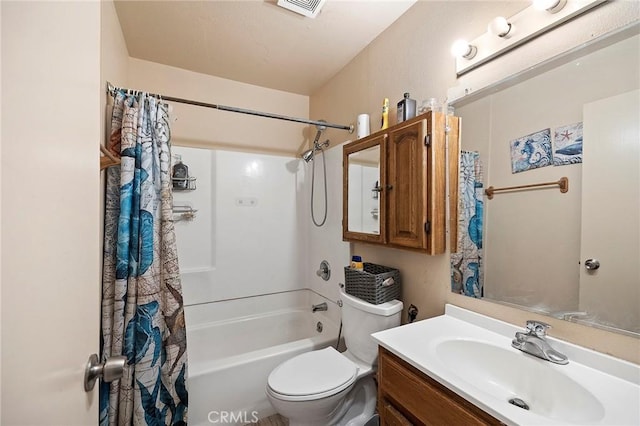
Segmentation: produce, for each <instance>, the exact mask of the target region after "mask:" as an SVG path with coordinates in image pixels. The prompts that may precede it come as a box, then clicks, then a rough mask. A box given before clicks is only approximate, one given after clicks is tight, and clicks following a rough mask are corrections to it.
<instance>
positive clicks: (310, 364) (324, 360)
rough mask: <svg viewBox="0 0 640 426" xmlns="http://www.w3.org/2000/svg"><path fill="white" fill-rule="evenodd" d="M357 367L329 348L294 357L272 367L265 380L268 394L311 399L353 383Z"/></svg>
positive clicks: (331, 393) (335, 391)
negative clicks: (274, 367)
mask: <svg viewBox="0 0 640 426" xmlns="http://www.w3.org/2000/svg"><path fill="white" fill-rule="evenodd" d="M357 376H358V366H357V365H356V364H355V363H353V362H352V361H351V360H349V359H348V358H346V357H345V356H343V355H342V354H341V353H340V352H338V351H336V350H335V349H334V348H332V347H328V348H325V349H322V350H317V351H311V352H306V353H304V354H301V355H298V356H295V357H293V358H291V359H290V360H288V361H285V362H283V363H282V364H280V365H279V366H278V367H277V368H276V369H274V370H273V371H272V372H271V374H270V375H269V378H268V380H267V385H268V386H267V388H268V390H269V391H270V392H271V393H272V395H273V396H274V397H276V398H278V399H281V400H284V401H311V400H316V399H322V398H326V397H329V396H331V395H335V394H337V393H339V392H341V391H343V390H345V389H347V388H349V387H350V386H351V385H353V384H354V383H355V381H356V379H357Z"/></svg>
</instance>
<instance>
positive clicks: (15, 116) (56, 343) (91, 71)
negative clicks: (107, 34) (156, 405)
mask: <svg viewBox="0 0 640 426" xmlns="http://www.w3.org/2000/svg"><path fill="white" fill-rule="evenodd" d="M1 7H2V110H3V116H2V119H3V126H2V142H3V143H2V165H1V171H2V247H3V250H2V262H3V265H2V266H3V268H2V332H1V333H0V334H1V336H2V347H3V349H4V350H3V352H2V373H3V374H2V419H1V421H0V422H1V423H2V424H8V425H9V424H10V425H18V424H29V425H38V424H43V425H44V424H93V423H95V422H96V419H97V394H96V393H95V392H94V393H91V394H87V393H85V392H84V391H83V389H82V379H83V375H84V365H85V363H86V360H87V357H88V356H89V354H91V353H94V352H97V350H98V339H99V324H100V320H99V314H98V312H99V310H98V308H97V306H98V300H99V290H98V289H99V261H98V256H97V255H96V253H98V251H99V247H98V239H99V237H98V235H99V228H100V224H99V211H98V206H99V192H98V185H99V173H98V144H99V140H100V127H99V126H100V88H101V85H100V84H99V78H100V4H99V3H97V2H7V1H3V2H2V6H1Z"/></svg>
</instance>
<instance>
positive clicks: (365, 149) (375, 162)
mask: <svg viewBox="0 0 640 426" xmlns="http://www.w3.org/2000/svg"><path fill="white" fill-rule="evenodd" d="M385 137H386V136H385V135H381V136H375V137H371V138H364V139H362V140H361V141H356V142H355V143H350V144H348V145H345V147H344V164H345V166H346V167H345V169H346V170H345V173H344V190H343V194H344V197H345V199H344V202H343V210H344V211H343V218H344V221H345V224H346V227H344V232H343V237H344V238H345V239H349V240H361V241H370V242H381V243H382V242H384V241H382V238H383V237H382V236H383V235H384V233H383V232H382V231H383V230H382V227H383V226H384V209H385V203H384V197H385V194H384V191H383V190H382V188H383V185H384V182H383V181H384V178H385V174H384V170H382V166H381V164H382V163H381V161H380V160H381V153H382V150H383V149H384V141H385V139H384V138H385Z"/></svg>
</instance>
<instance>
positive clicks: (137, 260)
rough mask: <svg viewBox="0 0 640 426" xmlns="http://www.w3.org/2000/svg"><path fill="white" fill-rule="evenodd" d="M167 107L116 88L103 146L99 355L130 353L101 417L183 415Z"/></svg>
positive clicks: (171, 419) (103, 391)
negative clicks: (107, 160)
mask: <svg viewBox="0 0 640 426" xmlns="http://www.w3.org/2000/svg"><path fill="white" fill-rule="evenodd" d="M169 139H170V128H169V114H168V105H167V104H165V103H162V102H159V101H158V100H157V99H155V98H153V97H150V96H147V95H145V94H138V95H135V96H134V95H127V94H125V93H123V92H117V93H116V95H115V99H114V105H113V113H112V119H111V134H110V138H109V142H108V149H110V150H112V152H117V154H118V155H119V156H120V159H121V164H120V167H111V168H109V169H107V188H106V199H105V235H104V260H103V261H104V265H103V283H102V286H103V288H102V342H101V343H102V354H101V357H102V361H103V362H104V361H105V360H106V359H107V358H109V357H110V356H116V355H124V356H126V357H127V362H126V365H125V371H124V375H123V377H122V379H120V380H117V381H114V382H112V383H104V382H101V384H100V425H101V426H103V425H116V424H117V425H132V424H135V425H139V424H148V425H168V424H171V425H178V424H186V420H187V381H186V379H187V352H186V350H187V342H186V331H185V322H184V310H183V301H182V288H181V282H180V274H179V269H178V257H177V248H176V240H175V232H174V227H173V222H172V221H171V219H172V214H171V209H172V204H173V195H172V192H171V173H170V161H171V160H170V159H171V154H170V145H169Z"/></svg>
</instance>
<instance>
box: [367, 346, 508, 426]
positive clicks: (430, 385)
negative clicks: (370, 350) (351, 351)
mask: <svg viewBox="0 0 640 426" xmlns="http://www.w3.org/2000/svg"><path fill="white" fill-rule="evenodd" d="M379 380H380V387H381V394H382V397H383V398H386V399H389V400H392V401H393V402H394V405H395V406H396V407H403V408H404V410H403V411H404V412H405V413H411V415H412V416H411V417H415V419H416V420H418V421H419V422H420V423H424V424H427V425H430V424H432V425H443V424H460V425H486V424H500V422H499V421H497V420H496V419H494V418H493V417H491V416H489V415H488V414H487V413H485V412H483V411H482V410H480V409H479V408H477V407H475V406H474V405H473V404H471V403H469V402H468V401H466V400H464V399H463V398H461V397H460V396H458V395H457V394H455V393H454V392H452V391H450V390H449V389H447V388H445V387H444V386H442V385H440V384H439V383H437V382H435V381H434V380H433V379H431V378H430V377H428V376H426V375H425V374H423V373H421V372H419V371H417V370H415V369H414V368H413V367H411V366H410V365H408V364H407V363H405V362H404V361H402V360H400V359H398V358H396V357H395V356H394V355H391V354H389V353H386V352H385V351H384V350H383V351H382V353H381V356H380V365H379ZM382 405H383V406H384V403H383V404H382Z"/></svg>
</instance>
